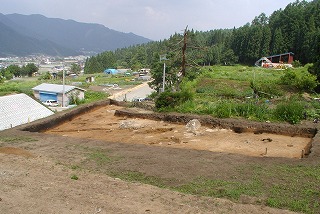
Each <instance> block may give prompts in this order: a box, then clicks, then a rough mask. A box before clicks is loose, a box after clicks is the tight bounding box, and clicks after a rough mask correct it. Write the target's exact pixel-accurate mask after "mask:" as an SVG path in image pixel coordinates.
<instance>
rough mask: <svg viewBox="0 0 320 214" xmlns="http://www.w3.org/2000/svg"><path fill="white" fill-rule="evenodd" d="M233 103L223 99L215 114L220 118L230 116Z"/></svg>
mask: <svg viewBox="0 0 320 214" xmlns="http://www.w3.org/2000/svg"><path fill="white" fill-rule="evenodd" d="M232 105H233V103H231V102H227V101H222V102H220V103H219V104H218V105H217V106H216V108H215V111H214V112H215V114H214V115H215V116H216V117H219V118H229V117H231V115H232V113H231V112H232V110H231V109H232Z"/></svg>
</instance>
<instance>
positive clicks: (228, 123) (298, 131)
mask: <svg viewBox="0 0 320 214" xmlns="http://www.w3.org/2000/svg"><path fill="white" fill-rule="evenodd" d="M106 105H119V106H124V107H130V106H132V104H131V103H128V102H123V101H120V102H119V101H115V100H103V101H99V102H95V103H91V104H87V105H82V106H79V107H76V108H74V109H70V110H67V111H63V112H58V113H56V114H54V115H52V116H50V117H47V118H44V119H41V120H37V121H34V122H32V123H30V124H26V125H22V126H21V127H19V129H20V130H22V131H30V132H42V131H46V130H48V129H50V128H53V127H55V126H58V125H60V124H61V123H63V122H65V121H67V120H72V119H73V118H75V117H76V116H79V115H81V114H84V113H87V112H90V111H92V110H94V109H96V108H100V107H103V106H106ZM115 116H125V117H131V118H144V119H151V120H158V121H166V122H171V123H180V124H186V123H188V122H189V121H190V120H192V119H198V120H199V121H200V123H201V124H202V125H204V126H207V127H212V128H224V129H231V130H233V131H235V132H237V133H243V132H253V133H257V134H259V133H272V134H280V135H287V136H301V137H308V138H311V139H312V140H311V142H310V145H308V146H307V148H306V149H305V151H306V155H309V153H310V156H309V157H320V133H317V127H305V126H302V125H289V124H280V123H279V124H276V123H260V122H254V121H245V122H244V120H237V119H219V118H213V117H211V116H203V115H192V114H179V113H157V112H151V111H150V112H146V111H143V113H142V112H141V111H138V110H135V109H132V108H127V109H122V110H117V111H116V112H115Z"/></svg>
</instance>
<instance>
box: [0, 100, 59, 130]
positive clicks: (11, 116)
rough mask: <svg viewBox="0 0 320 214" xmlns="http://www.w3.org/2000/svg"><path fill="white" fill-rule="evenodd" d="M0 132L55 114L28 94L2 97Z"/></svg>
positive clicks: (0, 102)
mask: <svg viewBox="0 0 320 214" xmlns="http://www.w3.org/2000/svg"><path fill="white" fill-rule="evenodd" d="M0 109H1V111H0V131H1V130H5V129H10V128H12V127H15V126H19V125H22V124H26V123H30V122H32V121H35V120H38V119H41V118H45V117H48V116H50V115H53V114H54V112H53V111H51V110H50V109H48V108H46V107H45V106H44V105H42V104H41V103H39V102H38V101H36V100H34V99H33V98H31V97H29V96H28V95H26V94H14V95H7V96H2V97H0Z"/></svg>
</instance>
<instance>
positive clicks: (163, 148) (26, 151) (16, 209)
mask: <svg viewBox="0 0 320 214" xmlns="http://www.w3.org/2000/svg"><path fill="white" fill-rule="evenodd" d="M118 108H121V107H118V106H106V107H102V108H98V109H96V110H94V111H91V112H90V113H87V114H83V115H80V116H78V117H76V118H74V119H72V120H71V121H67V122H65V123H63V124H61V125H59V126H56V127H55V128H53V129H51V130H48V131H47V132H44V133H36V132H34V133H31V132H27V131H21V130H20V129H19V128H15V129H10V130H5V131H2V132H0V163H1V164H0V213H10V214H11V213H293V212H289V211H285V210H277V209H273V208H269V207H266V206H263V205H257V204H254V203H253V201H254V199H253V200H251V199H250V198H244V199H243V200H240V202H242V203H234V202H231V201H229V200H226V199H216V198H209V197H199V196H193V195H188V194H182V193H178V192H174V191H171V190H167V189H161V188H158V187H155V186H151V185H145V184H140V183H131V182H126V181H123V180H120V179H118V178H111V177H109V176H108V175H107V174H108V172H112V171H117V172H121V171H132V172H140V173H143V174H145V175H147V176H155V177H159V178H161V179H164V180H167V181H168V183H170V185H179V184H183V183H185V182H190V181H192V180H193V179H195V178H197V177H199V176H204V177H213V178H215V179H222V180H223V179H224V178H226V177H228V178H230V177H231V176H233V175H235V174H236V173H237V172H236V170H237V169H239V168H241V167H242V166H244V165H248V164H250V163H258V164H262V165H274V164H285V163H293V164H295V163H301V162H303V161H308V160H302V159H299V158H298V157H299V155H300V152H301V149H302V148H303V147H304V146H305V144H307V143H308V142H309V141H310V139H308V138H300V137H295V138H292V137H285V136H277V135H265V134H260V135H249V134H235V133H232V132H231V131H229V130H217V129H210V128H207V127H201V128H200V129H197V130H188V129H187V128H186V126H185V125H177V124H169V123H165V122H159V121H150V120H143V119H130V118H124V117H115V116H114V111H115V110H116V109H118ZM266 148H267V151H266ZM243 176H246V175H243ZM72 178H73V179H72ZM75 178H78V179H77V180H76V179H75ZM239 179H241V178H239ZM252 203H253V204H252Z"/></svg>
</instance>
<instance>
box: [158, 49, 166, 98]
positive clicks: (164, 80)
mask: <svg viewBox="0 0 320 214" xmlns="http://www.w3.org/2000/svg"><path fill="white" fill-rule="evenodd" d="M162 60H167V58H166V55H165V54H164V55H161V56H160V62H161V61H162ZM165 84H166V62H165V61H164V62H163V74H162V91H161V92H164V88H165Z"/></svg>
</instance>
